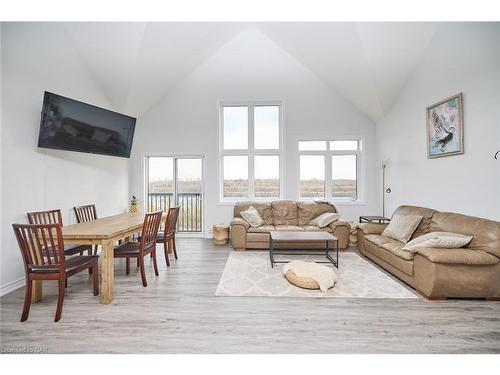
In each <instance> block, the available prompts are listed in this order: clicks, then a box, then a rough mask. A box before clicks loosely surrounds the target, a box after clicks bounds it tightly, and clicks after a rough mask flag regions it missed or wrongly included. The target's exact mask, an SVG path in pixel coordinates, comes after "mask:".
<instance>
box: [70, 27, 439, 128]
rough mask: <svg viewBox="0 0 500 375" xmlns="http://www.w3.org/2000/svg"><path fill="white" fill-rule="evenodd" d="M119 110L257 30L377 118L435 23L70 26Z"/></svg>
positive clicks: (139, 105)
mask: <svg viewBox="0 0 500 375" xmlns="http://www.w3.org/2000/svg"><path fill="white" fill-rule="evenodd" d="M63 26H64V27H65V28H66V29H67V31H68V33H69V36H70V38H71V39H72V40H73V42H74V43H75V45H76V48H77V50H78V51H79V53H80V54H81V56H82V58H83V59H84V61H85V63H86V65H87V67H88V69H89V70H90V72H91V73H92V75H93V77H94V78H95V79H96V81H97V82H98V84H99V85H100V86H101V88H102V90H103V91H104V93H105V94H106V95H107V97H108V99H109V100H110V102H111V103H112V104H113V106H114V107H115V109H116V110H118V111H122V112H125V113H128V114H131V115H140V114H142V113H144V112H145V111H147V110H148V109H149V108H150V107H151V106H152V105H154V104H155V103H157V102H158V101H159V100H161V99H162V98H163V97H164V96H165V95H167V94H168V92H169V91H170V90H171V89H172V88H173V87H174V86H175V85H176V84H177V83H179V82H180V81H181V80H183V79H184V78H186V77H187V76H188V75H189V74H190V73H191V72H192V71H194V70H195V69H196V68H197V67H198V66H200V65H201V64H203V62H204V61H206V60H207V59H208V58H209V57H210V56H212V55H213V54H214V53H215V52H216V51H217V50H218V49H219V48H221V47H222V46H223V45H224V44H225V43H227V42H228V41H229V40H231V39H232V38H234V37H235V36H236V35H237V34H238V33H239V32H241V31H242V30H245V29H246V28H249V27H254V28H255V27H257V28H259V29H260V30H261V31H262V32H263V33H264V34H266V35H267V36H268V37H269V38H270V39H271V40H273V41H274V42H275V43H276V44H277V45H278V46H279V47H281V48H282V49H284V50H285V51H287V52H288V53H289V54H290V55H291V56H293V57H294V58H295V59H296V60H298V61H299V62H300V63H301V64H303V65H304V66H305V67H306V68H308V69H309V70H310V71H312V72H313V73H314V74H316V75H317V76H318V77H319V78H320V79H321V80H322V81H323V82H324V83H325V84H327V85H329V86H330V87H331V88H332V89H334V90H336V91H337V92H339V93H340V94H342V95H343V96H345V97H346V99H348V100H349V101H350V102H352V103H353V104H354V105H355V106H356V107H357V108H358V109H359V110H360V111H362V112H364V113H365V114H366V115H367V116H368V117H370V118H371V119H373V120H378V119H380V118H381V117H383V116H384V115H385V114H387V112H388V110H389V109H390V108H391V106H392V104H393V102H394V100H395V98H396V97H397V95H398V94H399V92H400V91H401V89H402V88H403V86H404V84H405V83H406V81H407V80H408V79H409V77H410V76H411V74H412V72H413V71H414V69H415V68H416V66H417V65H418V63H419V61H420V59H421V58H422V56H423V54H424V52H425V50H426V47H427V46H428V45H429V42H430V40H431V39H432V37H433V35H434V33H435V32H436V30H437V27H438V24H435V23H354V22H353V23H347V22H346V23H259V24H255V23H253V24H249V23H65V24H63Z"/></svg>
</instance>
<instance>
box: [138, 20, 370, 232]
mask: <svg viewBox="0 0 500 375" xmlns="http://www.w3.org/2000/svg"><path fill="white" fill-rule="evenodd" d="M332 53H333V52H332ZM239 100H282V101H283V103H284V129H285V140H284V143H285V152H286V153H285V160H286V161H285V164H286V167H285V184H284V197H285V198H289V199H296V198H297V196H298V178H299V175H298V173H299V171H298V156H297V139H299V138H302V139H303V138H308V137H310V138H325V139H327V138H332V137H335V136H341V135H359V136H363V137H365V139H366V153H367V171H368V172H367V176H366V179H365V185H366V189H365V192H366V205H360V206H353V205H351V206H341V207H339V209H340V211H341V212H342V213H343V214H344V215H345V216H347V217H349V218H352V219H355V218H356V217H357V216H358V215H359V214H362V213H363V214H366V213H369V214H370V213H371V214H374V213H377V212H376V211H377V203H376V201H375V200H376V197H375V196H374V192H373V189H372V186H373V185H374V184H377V183H378V182H377V181H378V180H376V178H377V177H376V173H377V172H376V171H375V170H374V169H375V168H374V166H375V163H374V158H375V145H374V142H375V124H374V123H373V122H372V121H370V120H368V119H367V118H366V117H365V116H364V115H363V114H361V113H360V112H359V111H358V110H356V109H355V108H354V107H353V106H352V105H351V104H350V103H348V102H347V101H346V100H345V99H344V98H343V97H341V96H340V95H339V94H337V93H336V92H334V91H332V90H331V89H329V88H328V87H327V86H325V85H324V84H323V83H322V82H321V81H320V80H319V79H318V78H317V77H316V76H315V75H313V74H312V73H311V72H310V71H309V70H307V69H305V68H304V67H303V66H302V65H301V64H299V63H298V62H297V61H296V60H295V59H293V58H292V57H291V56H290V55H289V54H287V53H286V52H284V51H283V50H282V49H281V48H279V47H278V46H277V45H276V44H275V43H273V42H272V41H271V40H270V39H268V38H267V37H266V36H264V35H263V34H262V33H260V32H259V31H257V30H252V29H250V30H247V31H243V32H242V33H240V34H238V35H237V36H236V37H235V38H234V39H232V40H231V41H230V42H228V43H227V44H226V45H225V46H223V47H222V48H221V49H220V50H218V51H217V52H216V53H215V54H214V55H213V56H212V57H211V58H209V59H208V60H207V61H206V62H205V63H204V64H203V65H202V66H200V67H199V68H198V69H197V70H195V71H194V72H193V73H192V74H191V75H190V76H189V77H187V78H186V79H185V80H183V81H182V82H181V83H180V84H179V85H178V86H177V87H176V88H175V89H174V90H173V91H171V92H170V94H169V95H168V96H167V97H165V98H164V99H163V100H162V101H161V102H160V103H158V104H157V105H156V106H154V107H153V108H152V109H150V110H149V111H148V112H147V113H146V114H144V115H143V116H141V117H139V119H138V125H137V127H136V136H135V140H134V147H133V155H132V160H131V170H130V172H131V173H130V193H131V194H135V195H137V196H138V197H144V180H143V155H144V153H190V154H204V155H205V158H206V160H205V175H206V180H205V199H206V204H205V209H206V216H205V219H206V220H205V226H204V227H205V232H206V234H208V229H209V228H211V226H212V225H213V224H214V223H218V222H226V223H227V222H229V220H230V219H231V217H232V205H220V204H219V203H218V197H219V195H218V189H219V186H218V177H217V173H218V172H217V142H218V138H217V132H218V102H219V101H239Z"/></svg>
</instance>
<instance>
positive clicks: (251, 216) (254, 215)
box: [240, 206, 264, 228]
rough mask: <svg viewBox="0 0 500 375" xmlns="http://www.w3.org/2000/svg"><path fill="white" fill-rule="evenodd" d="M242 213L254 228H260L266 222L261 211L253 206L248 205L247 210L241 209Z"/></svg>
mask: <svg viewBox="0 0 500 375" xmlns="http://www.w3.org/2000/svg"><path fill="white" fill-rule="evenodd" d="M240 215H241V217H242V218H243V219H244V220H245V221H247V222H248V224H250V226H251V227H252V228H258V227H260V226H261V225H263V224H264V220H262V218H261V217H260V215H259V211H257V210H256V209H255V208H254V207H253V206H250V207H248V210H246V211H241V212H240Z"/></svg>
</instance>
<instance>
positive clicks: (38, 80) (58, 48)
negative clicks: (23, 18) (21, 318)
mask: <svg viewBox="0 0 500 375" xmlns="http://www.w3.org/2000/svg"><path fill="white" fill-rule="evenodd" d="M1 41H2V44H1V48H2V51H1V57H2V60H1V64H2V65H1V75H2V84H1V89H2V94H1V98H2V101H1V106H2V113H1V126H2V138H1V160H2V175H1V176H2V184H1V185H2V194H1V197H2V199H1V201H2V211H1V220H2V221H1V222H2V225H1V233H2V241H1V242H0V243H1V245H0V246H1V251H0V253H1V288H2V294H3V293H6V292H8V291H9V290H11V289H12V288H14V287H16V286H17V285H19V282H18V281H19V280H20V279H22V278H23V277H24V272H23V266H22V259H21V256H20V252H19V249H18V247H17V243H16V240H15V237H14V233H13V231H12V227H11V224H12V223H25V222H26V212H29V211H36V210H44V209H54V208H60V209H61V210H62V213H63V220H64V223H65V224H70V223H72V222H74V218H73V215H72V212H71V209H72V207H73V206H75V205H80V204H88V203H96V205H97V210H98V214H99V215H102V216H105V215H110V214H113V213H118V212H122V211H123V210H125V209H126V207H127V204H128V160H127V159H121V158H113V157H107V156H98V155H90V154H81V153H75V152H68V151H56V150H43V149H38V148H37V137H38V129H39V124H40V111H41V107H42V99H43V92H44V90H47V91H52V92H55V93H59V94H61V95H65V96H69V97H73V98H76V99H79V100H83V101H87V102H89V103H92V104H95V105H99V106H103V107H106V108H110V103H109V101H108V100H107V99H106V98H105V97H104V96H103V94H102V91H101V90H100V88H99V87H98V86H97V85H96V83H95V81H94V79H93V77H91V76H90V75H89V74H88V72H87V70H86V68H85V66H83V65H82V61H83V60H82V58H81V56H79V55H78V53H77V51H76V50H75V49H74V46H73V44H72V43H71V41H70V40H69V39H68V38H67V35H66V32H65V29H64V28H63V27H62V26H60V25H58V24H40V23H39V24H37V23H26V24H16V23H9V24H6V23H3V24H2V30H1ZM16 282H17V283H16Z"/></svg>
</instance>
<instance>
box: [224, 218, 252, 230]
mask: <svg viewBox="0 0 500 375" xmlns="http://www.w3.org/2000/svg"><path fill="white" fill-rule="evenodd" d="M229 225H231V226H233V225H243V226H244V227H245V230H247V229H248V228H250V224H249V223H248V222H247V221H246V220H244V219H242V218H241V217H234V218H233V220H231V223H229Z"/></svg>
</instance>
